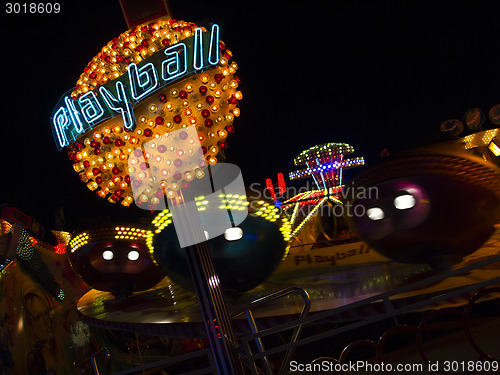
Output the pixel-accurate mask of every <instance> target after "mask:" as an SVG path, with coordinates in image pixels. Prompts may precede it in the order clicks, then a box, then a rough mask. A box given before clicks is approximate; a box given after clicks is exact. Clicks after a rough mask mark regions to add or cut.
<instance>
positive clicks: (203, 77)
mask: <svg viewBox="0 0 500 375" xmlns="http://www.w3.org/2000/svg"><path fill="white" fill-rule="evenodd" d="M209 78H210V77H209V76H208V74H207V73H203V74H202V75H200V80H201V82H203V83H207V82H208V80H209Z"/></svg>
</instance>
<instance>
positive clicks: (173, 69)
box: [161, 43, 187, 82]
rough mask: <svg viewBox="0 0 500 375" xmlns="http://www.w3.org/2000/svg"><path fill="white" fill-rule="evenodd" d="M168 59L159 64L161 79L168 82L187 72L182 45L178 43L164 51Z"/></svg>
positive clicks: (185, 52) (183, 46)
mask: <svg viewBox="0 0 500 375" xmlns="http://www.w3.org/2000/svg"><path fill="white" fill-rule="evenodd" d="M165 55H166V56H167V57H168V59H166V60H164V61H163V62H162V64H161V77H162V78H163V80H164V81H166V82H168V81H171V80H173V79H174V78H177V77H179V76H181V75H183V74H185V73H186V72H187V59H186V55H187V50H186V45H185V44H184V43H178V44H175V45H173V46H172V47H169V48H167V49H165Z"/></svg>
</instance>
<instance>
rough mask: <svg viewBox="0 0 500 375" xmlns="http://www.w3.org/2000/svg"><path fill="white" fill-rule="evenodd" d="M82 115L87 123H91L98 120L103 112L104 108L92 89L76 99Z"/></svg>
mask: <svg viewBox="0 0 500 375" xmlns="http://www.w3.org/2000/svg"><path fill="white" fill-rule="evenodd" d="M78 103H79V104H80V109H81V110H82V115H83V118H84V119H85V121H86V122H87V123H88V124H93V123H94V122H96V121H97V120H99V119H100V118H101V117H102V115H103V114H104V108H102V106H101V103H99V100H98V99H97V95H96V94H95V93H94V92H93V91H89V92H88V93H86V94H85V95H82V96H81V97H80V99H78Z"/></svg>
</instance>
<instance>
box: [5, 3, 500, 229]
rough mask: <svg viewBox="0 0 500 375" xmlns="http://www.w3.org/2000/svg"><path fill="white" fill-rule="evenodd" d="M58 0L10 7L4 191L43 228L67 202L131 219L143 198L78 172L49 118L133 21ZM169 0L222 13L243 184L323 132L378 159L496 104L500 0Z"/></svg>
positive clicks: (287, 167) (289, 166)
mask: <svg viewBox="0 0 500 375" xmlns="http://www.w3.org/2000/svg"><path fill="white" fill-rule="evenodd" d="M60 3H61V12H60V13H59V14H6V13H5V9H2V36H3V38H2V41H3V48H2V60H3V62H2V66H3V69H2V75H3V77H2V78H3V80H2V82H3V83H2V90H3V96H2V97H3V100H2V115H3V116H2V128H1V129H2V130H1V133H0V134H1V136H0V137H1V138H0V150H1V151H0V152H1V164H0V165H1V167H0V168H1V173H0V176H1V177H0V178H1V183H0V203H2V202H4V203H8V204H9V205H12V206H16V207H18V208H19V209H21V210H22V211H24V212H26V213H28V214H30V215H35V216H36V217H37V219H38V220H39V221H40V222H41V223H42V224H43V225H45V226H46V227H47V228H54V225H55V224H54V212H55V210H56V209H57V207H60V206H63V207H64V212H65V216H66V225H65V229H67V230H71V229H72V228H74V225H75V223H76V222H78V220H79V219H80V218H82V217H88V216H103V215H111V216H112V217H113V218H115V219H118V218H119V219H120V220H130V219H131V218H133V216H134V215H136V214H137V213H138V211H139V210H136V209H133V208H128V209H127V208H123V207H121V206H120V205H112V204H111V203H108V202H107V200H104V199H101V198H99V197H97V196H96V195H95V193H93V192H91V191H90V190H88V189H87V187H86V186H85V184H83V183H82V182H81V181H80V180H79V179H78V176H77V174H76V173H74V172H73V169H72V167H71V162H70V161H69V159H68V158H67V156H66V153H65V152H64V151H61V152H58V151H57V148H56V146H55V143H54V141H53V139H52V134H51V130H50V120H49V119H50V114H51V112H52V110H53V108H54V106H55V104H56V103H57V101H58V99H59V98H60V96H61V95H62V94H63V93H64V92H65V91H67V90H68V89H70V88H71V87H73V86H74V85H75V83H76V80H77V79H78V76H79V75H80V73H81V72H82V71H83V68H84V67H85V66H86V64H87V62H88V61H90V60H91V59H92V57H93V56H95V55H96V54H97V53H98V52H99V50H100V49H101V48H102V46H104V45H105V44H106V43H107V42H108V41H109V40H111V39H113V38H114V37H116V36H118V35H119V34H120V33H121V32H123V31H125V30H126V29H127V27H126V23H125V21H124V19H123V16H122V12H121V8H120V5H119V3H118V0H106V1H102V0H101V1H98V0H91V1H88V0H87V1H60ZM170 6H171V9H172V12H173V16H174V18H175V19H182V20H186V21H193V22H195V23H197V24H199V25H202V26H209V25H210V23H212V22H215V23H218V24H219V25H220V26H221V32H222V34H221V39H222V40H224V42H225V43H226V45H227V46H228V47H229V48H230V49H231V50H232V51H233V53H234V60H235V61H236V62H237V63H238V64H239V67H240V68H239V70H238V74H239V76H240V77H241V79H242V84H241V86H240V88H241V91H242V92H243V96H244V97H243V100H242V102H241V106H240V108H241V116H240V117H239V118H237V119H236V120H235V123H234V124H235V127H236V133H235V134H234V135H232V136H231V137H230V138H229V144H230V147H229V149H228V150H227V153H226V155H227V161H228V162H231V163H234V164H237V165H239V166H240V168H241V169H242V171H243V177H244V179H245V183H246V184H247V185H250V184H251V183H255V182H258V183H261V184H264V183H265V179H266V178H268V177H271V178H273V180H275V181H276V173H278V172H283V173H284V174H285V176H287V175H288V173H289V172H291V171H293V170H295V169H296V168H295V166H294V165H293V158H294V157H295V156H296V155H297V154H298V153H299V152H301V151H302V150H304V149H307V148H309V147H311V146H313V145H315V144H320V143H326V142H347V143H350V144H351V145H353V146H354V147H355V149H356V154H355V156H365V158H366V159H367V161H368V162H370V161H374V160H377V159H378V158H379V153H380V150H381V149H383V148H385V147H388V148H389V150H390V151H391V152H394V151H397V150H400V149H404V148H406V147H410V146H414V145H419V144H424V143H429V142H433V141H438V140H440V139H448V136H444V135H443V134H441V132H440V129H439V126H440V124H441V122H443V121H444V120H447V119H450V118H459V119H461V118H462V116H463V114H464V112H465V111H466V110H468V109H469V108H471V107H476V106H477V107H480V108H481V109H482V110H483V112H485V113H486V114H487V112H488V111H489V109H490V108H491V107H492V106H493V105H495V104H498V103H499V102H500V48H499V44H500V43H499V42H500V22H499V17H500V3H499V2H498V1H468V2H456V1H449V2H445V1H434V2H428V3H422V2H420V1H411V2H403V1H393V2H380V1H377V2H366V3H360V2H354V1H344V2H341V1H331V2H315V1H303V2H289V1H287V2H285V1H280V2H277V1H247V2H243V1H241V2H240V1H238V2H236V1H226V2H222V1H221V2H219V1H187V0H171V1H170ZM485 125H486V127H488V123H487V124H485ZM490 126H491V125H490ZM287 181H288V179H287ZM139 213H141V212H139Z"/></svg>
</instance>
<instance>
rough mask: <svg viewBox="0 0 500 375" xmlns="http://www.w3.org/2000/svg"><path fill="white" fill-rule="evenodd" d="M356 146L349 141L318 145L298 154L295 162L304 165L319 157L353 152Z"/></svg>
mask: <svg viewBox="0 0 500 375" xmlns="http://www.w3.org/2000/svg"><path fill="white" fill-rule="evenodd" d="M353 152H354V148H353V147H352V146H351V145H349V144H347V143H325V144H321V145H316V146H313V147H311V148H308V149H307V150H304V151H302V152H301V153H300V154H298V155H297V156H296V157H295V159H293V162H294V163H295V165H303V164H305V163H307V162H309V161H311V160H316V159H318V158H327V159H328V158H329V157H337V156H339V155H346V154H351V153H353Z"/></svg>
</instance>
